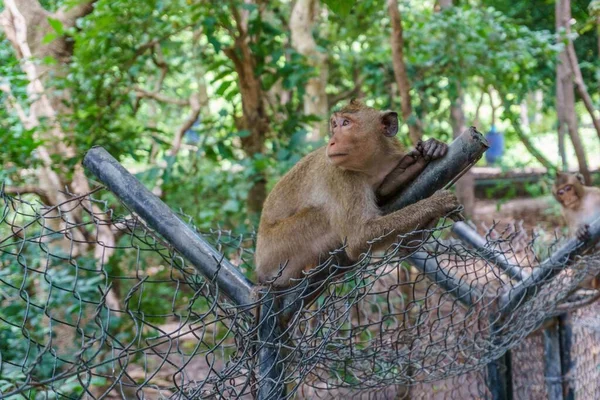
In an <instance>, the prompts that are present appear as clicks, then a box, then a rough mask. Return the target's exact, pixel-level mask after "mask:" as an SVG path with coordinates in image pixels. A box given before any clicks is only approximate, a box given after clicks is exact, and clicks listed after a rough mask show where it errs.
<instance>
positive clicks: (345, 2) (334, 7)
mask: <svg viewBox="0 0 600 400" xmlns="http://www.w3.org/2000/svg"><path fill="white" fill-rule="evenodd" d="M323 3H325V4H327V7H329V8H330V9H331V11H333V12H334V13H336V14H338V15H339V16H341V17H347V16H348V14H350V10H352V7H353V6H354V4H355V3H356V1H351V0H323Z"/></svg>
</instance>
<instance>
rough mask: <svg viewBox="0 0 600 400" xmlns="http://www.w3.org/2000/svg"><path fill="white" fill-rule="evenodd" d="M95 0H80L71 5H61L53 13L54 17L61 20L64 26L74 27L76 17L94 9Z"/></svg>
mask: <svg viewBox="0 0 600 400" xmlns="http://www.w3.org/2000/svg"><path fill="white" fill-rule="evenodd" d="M96 1H97V0H85V1H81V2H80V3H79V4H76V5H74V6H72V7H61V8H60V9H59V10H58V11H57V12H56V14H55V16H56V18H57V19H59V20H61V21H62V23H63V24H64V25H65V26H66V27H69V28H71V27H74V26H75V22H77V19H79V18H83V17H85V16H86V15H88V14H91V13H92V11H94V3H95V2H96Z"/></svg>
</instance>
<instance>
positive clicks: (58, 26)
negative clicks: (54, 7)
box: [48, 17, 65, 35]
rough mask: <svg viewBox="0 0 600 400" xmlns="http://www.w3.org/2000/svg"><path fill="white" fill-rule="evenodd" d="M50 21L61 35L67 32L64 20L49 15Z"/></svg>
mask: <svg viewBox="0 0 600 400" xmlns="http://www.w3.org/2000/svg"><path fill="white" fill-rule="evenodd" d="M48 23H49V24H50V26H51V27H52V29H54V31H55V32H56V33H58V34H59V35H62V34H64V33H65V29H64V27H63V24H62V22H61V21H60V20H58V19H55V18H51V17H48Z"/></svg>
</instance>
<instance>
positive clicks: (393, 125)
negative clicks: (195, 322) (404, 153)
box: [381, 111, 398, 137]
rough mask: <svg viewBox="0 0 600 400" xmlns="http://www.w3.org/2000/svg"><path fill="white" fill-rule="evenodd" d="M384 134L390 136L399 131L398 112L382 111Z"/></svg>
mask: <svg viewBox="0 0 600 400" xmlns="http://www.w3.org/2000/svg"><path fill="white" fill-rule="evenodd" d="M381 123H382V124H383V134H384V135H385V136H388V137H392V136H396V134H397V133H398V113H397V112H395V111H384V112H382V113H381Z"/></svg>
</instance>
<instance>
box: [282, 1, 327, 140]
mask: <svg viewBox="0 0 600 400" xmlns="http://www.w3.org/2000/svg"><path fill="white" fill-rule="evenodd" d="M318 8H319V7H318V1H317V0H297V1H296V4H295V5H294V8H293V10H292V15H291V16H290V33H291V36H292V46H293V47H294V49H295V50H296V51H297V52H298V53H300V54H302V55H303V56H305V57H306V58H307V60H308V63H309V65H311V66H312V67H314V68H315V69H316V70H317V72H318V76H316V77H313V78H310V79H309V80H308V82H307V83H306V88H305V89H306V93H305V94H304V114H306V115H314V116H317V117H319V121H317V122H314V123H313V126H312V130H311V134H310V136H309V140H319V139H321V138H323V137H325V136H327V132H328V129H329V123H328V119H327V117H328V114H329V109H328V102H327V93H326V92H325V87H326V86H327V79H328V76H329V68H328V65H327V55H326V54H324V53H322V52H320V51H319V50H318V49H317V42H315V39H314V38H313V35H312V30H313V26H314V24H315V21H316V19H317V13H318Z"/></svg>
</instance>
